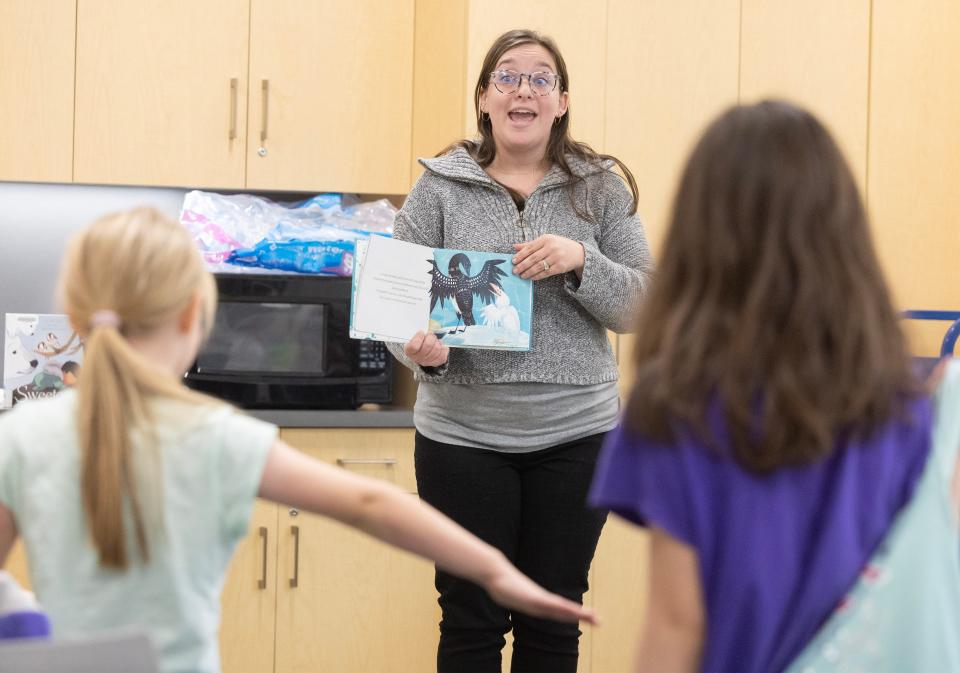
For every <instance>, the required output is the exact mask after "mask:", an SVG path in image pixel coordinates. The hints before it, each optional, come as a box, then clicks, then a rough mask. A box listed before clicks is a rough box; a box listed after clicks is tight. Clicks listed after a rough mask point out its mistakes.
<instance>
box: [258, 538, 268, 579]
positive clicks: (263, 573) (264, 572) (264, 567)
mask: <svg viewBox="0 0 960 673" xmlns="http://www.w3.org/2000/svg"><path fill="white" fill-rule="evenodd" d="M260 538H261V539H262V540H263V558H262V559H261V563H262V564H263V565H262V566H261V570H260V580H259V581H258V582H257V588H258V589H266V588H267V527H266V526H260Z"/></svg>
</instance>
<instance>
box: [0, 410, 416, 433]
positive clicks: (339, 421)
mask: <svg viewBox="0 0 960 673" xmlns="http://www.w3.org/2000/svg"><path fill="white" fill-rule="evenodd" d="M5 411H8V409H2V408H0V414H2V413H3V412H5ZM247 413H248V414H250V415H251V416H253V417H254V418H259V419H260V420H262V421H267V422H268V423H273V424H275V425H277V426H278V427H281V428H412V427H413V409H409V408H403V407H400V408H398V407H374V406H372V407H371V408H368V409H367V408H361V409H248V410H247Z"/></svg>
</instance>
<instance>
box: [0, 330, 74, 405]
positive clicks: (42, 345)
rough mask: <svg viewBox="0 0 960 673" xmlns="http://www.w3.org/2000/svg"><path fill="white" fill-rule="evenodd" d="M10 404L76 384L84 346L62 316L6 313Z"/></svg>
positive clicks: (6, 381) (5, 375)
mask: <svg viewBox="0 0 960 673" xmlns="http://www.w3.org/2000/svg"><path fill="white" fill-rule="evenodd" d="M3 336H4V338H3V388H4V390H5V391H6V403H7V405H12V404H17V403H18V402H22V401H23V400H31V399H39V398H42V397H50V396H52V395H56V394H57V393H58V392H60V391H61V390H64V389H65V388H69V387H70V386H72V385H73V384H74V383H76V381H77V376H78V375H79V373H80V363H81V362H82V361H83V344H82V343H81V342H80V338H79V337H78V336H77V333H76V332H75V331H74V329H73V328H72V327H71V326H70V319H69V318H68V317H67V316H65V315H62V314H59V313H7V314H6V320H5V324H4V331H3Z"/></svg>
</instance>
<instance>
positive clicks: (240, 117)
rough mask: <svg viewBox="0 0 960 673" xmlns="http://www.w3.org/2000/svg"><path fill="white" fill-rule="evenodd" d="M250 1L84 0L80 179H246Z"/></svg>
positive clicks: (193, 182)
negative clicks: (131, 0)
mask: <svg viewBox="0 0 960 673" xmlns="http://www.w3.org/2000/svg"><path fill="white" fill-rule="evenodd" d="M248 23H249V6H248V0H205V1H204V2H194V1H193V0H143V1H139V2H129V1H128V0H79V2H78V6H77V69H76V87H77V95H76V134H75V138H76V144H75V156H74V181H75V182H88V183H109V184H117V183H121V184H135V185H179V186H191V187H237V188H239V187H243V185H244V177H245V176H244V161H245V142H244V140H245V138H246V126H245V110H246V107H247V104H246V91H247V80H246V69H247V32H248Z"/></svg>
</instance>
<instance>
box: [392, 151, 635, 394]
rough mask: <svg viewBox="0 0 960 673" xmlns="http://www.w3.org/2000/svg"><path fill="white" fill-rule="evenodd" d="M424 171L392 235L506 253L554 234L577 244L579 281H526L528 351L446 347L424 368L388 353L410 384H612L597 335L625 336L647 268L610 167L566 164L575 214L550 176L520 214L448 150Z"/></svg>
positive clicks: (466, 160) (472, 164)
mask: <svg viewBox="0 0 960 673" xmlns="http://www.w3.org/2000/svg"><path fill="white" fill-rule="evenodd" d="M420 163H421V164H423V166H424V167H426V169H427V170H426V171H425V172H424V173H423V175H422V176H421V177H420V179H419V180H418V181H417V183H416V184H415V185H414V186H413V189H412V190H411V191H410V194H409V195H408V196H407V200H406V202H405V203H404V205H403V208H402V209H401V210H400V212H399V213H397V218H396V222H395V226H394V237H395V238H397V239H400V240H403V241H411V242H414V243H419V244H421V245H427V246H430V247H435V248H457V249H461V250H482V251H489V252H498V253H505V254H509V255H511V256H512V255H513V254H514V253H515V250H514V248H513V244H514V243H519V242H522V241H532V240H533V239H535V238H537V237H538V236H541V235H542V234H556V235H558V236H564V237H566V238H570V239H572V240H574V241H579V242H580V243H582V244H583V248H584V251H585V261H584V266H583V274H582V279H581V280H580V281H579V282H578V280H577V277H576V274H574V273H572V272H570V273H566V274H558V275H556V276H550V277H549V278H546V279H544V280H541V281H535V282H534V288H533V329H532V332H533V333H532V348H531V350H530V351H527V352H517V351H497V350H486V349H473V348H451V349H450V357H449V360H448V361H447V365H446V366H444V367H440V368H429V369H427V370H424V369H422V368H420V367H418V366H417V365H416V364H415V363H414V362H412V361H411V360H410V359H408V358H407V357H406V356H404V355H403V347H402V345H401V344H388V346H389V347H390V350H391V352H392V353H393V354H394V355H395V356H396V357H397V358H398V359H399V360H400V361H401V362H403V363H404V364H405V365H406V366H408V367H410V368H411V369H412V370H413V371H414V372H415V376H416V378H417V380H419V381H432V382H437V383H440V382H443V383H466V384H475V383H515V382H541V383H563V384H573V385H590V384H597V383H604V382H607V381H614V380H616V378H617V364H616V359H615V357H614V354H613V351H612V349H611V347H610V342H609V341H608V340H607V335H606V330H607V329H611V330H614V331H616V332H626V331H628V330H629V329H630V328H631V327H632V326H633V320H634V316H635V312H636V311H635V309H636V307H637V305H638V303H639V301H640V299H641V297H642V296H643V294H644V291H645V290H646V287H647V284H648V283H649V280H650V275H651V272H652V269H653V262H652V260H651V256H650V250H649V247H648V246H647V240H646V237H645V235H644V232H643V226H642V225H641V224H640V220H639V219H638V218H637V216H636V215H630V214H629V213H630V206H631V195H630V192H629V190H628V189H627V187H626V185H625V184H624V182H623V180H622V179H621V178H620V177H619V176H618V175H616V174H615V173H613V172H612V171H611V170H610V167H609V166H599V165H593V164H588V163H586V162H584V161H581V160H578V159H576V158H574V157H570V158H569V159H568V163H569V164H570V168H571V170H572V171H573V172H574V173H575V174H576V175H578V176H581V177H583V178H584V182H580V183H578V184H576V185H575V186H574V188H573V189H574V192H573V193H574V198H575V199H577V202H578V204H580V209H581V210H584V209H586V210H587V211H588V212H589V213H591V214H592V215H593V219H594V221H589V220H587V219H584V218H582V217H580V216H579V215H577V214H576V212H575V210H574V208H573V206H572V204H571V203H570V198H569V196H568V192H569V190H568V189H567V188H565V187H566V185H567V182H568V180H569V176H568V175H566V174H565V173H564V172H563V171H562V170H561V169H559V168H557V167H554V168H552V169H551V170H550V171H549V172H548V173H547V174H546V176H544V178H543V180H542V181H541V182H540V184H539V185H538V186H537V188H536V189H535V190H534V191H533V193H532V194H530V197H529V198H528V199H527V201H526V207H525V208H524V211H523V213H522V216H521V213H520V212H519V211H518V210H517V206H516V205H515V204H514V202H513V199H512V198H511V197H510V195H509V193H508V192H507V190H506V189H504V188H503V186H501V185H500V184H499V183H497V182H496V181H495V180H493V179H492V178H491V177H490V176H489V175H487V173H486V172H485V171H484V170H483V169H482V168H481V167H480V166H479V165H478V164H477V162H476V161H474V159H473V158H472V157H471V156H470V154H469V153H468V152H467V151H466V150H464V149H462V148H457V149H455V150H454V151H452V152H450V153H449V154H446V155H444V156H441V157H438V158H435V159H421V160H420Z"/></svg>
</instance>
